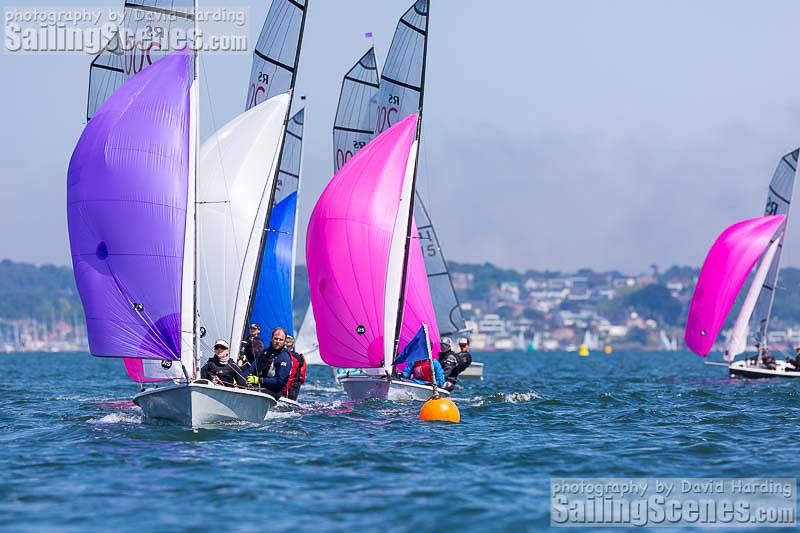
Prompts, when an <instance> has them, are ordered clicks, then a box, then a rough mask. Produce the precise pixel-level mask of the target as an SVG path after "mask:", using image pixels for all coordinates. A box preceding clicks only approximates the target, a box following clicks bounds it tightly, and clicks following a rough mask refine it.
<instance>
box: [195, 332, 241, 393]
mask: <svg viewBox="0 0 800 533" xmlns="http://www.w3.org/2000/svg"><path fill="white" fill-rule="evenodd" d="M229 348H230V346H228V341H226V340H225V339H217V340H216V341H215V342H214V356H213V357H212V358H211V359H209V360H208V362H207V363H206V364H205V365H203V368H201V369H200V377H201V378H202V379H207V380H209V381H211V382H212V383H215V384H217V385H225V386H226V387H233V386H234V385H240V386H242V387H244V386H246V385H247V381H246V380H245V378H244V376H243V375H242V371H241V370H240V369H239V367H238V366H236V365H235V364H233V361H232V360H231V358H230V352H229Z"/></svg>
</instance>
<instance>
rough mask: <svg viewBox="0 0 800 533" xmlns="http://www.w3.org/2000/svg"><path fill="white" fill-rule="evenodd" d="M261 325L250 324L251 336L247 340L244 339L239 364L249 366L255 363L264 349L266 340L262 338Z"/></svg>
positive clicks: (244, 366) (243, 366)
mask: <svg viewBox="0 0 800 533" xmlns="http://www.w3.org/2000/svg"><path fill="white" fill-rule="evenodd" d="M260 335H261V326H259V325H258V324H250V336H249V337H247V340H246V341H242V348H241V350H240V351H239V361H238V364H239V366H240V367H242V368H248V367H249V366H250V365H252V364H253V361H255V360H256V357H258V356H259V355H260V354H261V352H263V351H264V341H263V340H261V337H260Z"/></svg>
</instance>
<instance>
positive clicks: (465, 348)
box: [458, 337, 472, 374]
mask: <svg viewBox="0 0 800 533" xmlns="http://www.w3.org/2000/svg"><path fill="white" fill-rule="evenodd" d="M458 348H459V350H460V351H459V352H458V373H459V374H461V373H462V372H464V371H465V370H466V369H467V368H469V365H471V364H472V352H470V351H469V339H468V338H466V337H461V338H460V339H458Z"/></svg>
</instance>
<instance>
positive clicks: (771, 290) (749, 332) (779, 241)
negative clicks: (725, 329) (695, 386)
mask: <svg viewBox="0 0 800 533" xmlns="http://www.w3.org/2000/svg"><path fill="white" fill-rule="evenodd" d="M798 155H800V149H797V150H794V151H792V152H790V153H788V154H786V155H784V156H783V157H782V158H781V159H780V161H779V162H778V166H777V168H776V170H775V172H774V174H773V176H772V180H771V181H770V184H769V188H768V191H767V202H766V207H765V209H764V217H762V218H767V217H783V219H785V218H786V217H787V216H788V214H789V207H790V205H791V202H792V195H793V190H794V181H795V175H796V172H797V161H798ZM753 220H758V219H753ZM745 222H747V221H745ZM774 223H775V222H773V224H774ZM740 224H744V222H742V223H739V224H735V225H734V226H731V227H730V228H728V229H727V230H725V232H723V235H721V236H720V238H719V239H718V240H717V243H715V245H714V247H712V249H711V251H709V255H708V257H707V258H706V264H708V263H709V261H710V260H711V261H716V262H717V263H719V261H721V260H722V259H725V260H726V261H727V262H728V263H731V264H733V263H736V262H737V261H738V262H743V264H744V266H746V265H747V261H748V259H749V258H745V257H743V256H742V257H729V256H728V255H727V254H729V253H731V252H730V249H729V248H728V247H729V246H730V245H731V243H733V242H735V240H736V239H744V240H748V239H750V240H753V239H755V240H753V241H752V242H751V243H750V245H751V246H754V247H755V248H756V251H757V250H758V249H759V246H760V244H763V243H761V242H760V241H759V240H758V239H763V237H761V236H760V235H759V236H758V238H755V237H754V233H753V232H752V231H745V230H744V229H743V228H742V227H741V226H740ZM786 227H787V225H786V220H783V222H782V223H781V224H780V226H779V228H778V229H777V230H776V231H775V232H774V234H773V235H771V236H770V237H771V238H770V240H769V242H768V243H767V245H766V246H765V247H764V249H763V250H761V253H760V254H759V255H758V257H761V262H760V264H759V267H758V269H757V271H756V273H755V277H754V281H753V282H752V283H751V285H750V289H749V290H748V292H747V295H746V297H745V300H744V304H743V305H742V308H741V310H740V312H739V315H738V316H737V318H736V322H735V323H734V327H733V330H732V331H731V334H730V336H729V337H728V340H727V343H726V345H725V349H724V353H723V356H724V359H725V361H726V362H727V363H728V370H729V373H730V375H731V376H732V377H734V376H739V377H775V376H784V377H800V373H798V372H795V371H794V369H793V367H791V366H788V365H787V363H786V361H782V360H777V361H776V364H777V367H776V369H775V370H770V369H769V368H764V366H763V365H761V363H760V361H759V360H758V358H757V357H755V358H748V359H743V360H739V361H735V360H734V359H735V357H736V356H737V355H739V354H741V353H743V352H745V351H746V349H747V344H748V339H749V338H750V339H752V342H753V343H757V344H760V345H761V346H763V347H764V348H766V347H767V344H768V342H769V338H768V334H767V332H768V327H769V320H770V316H771V314H772V306H773V304H774V301H775V291H776V290H777V287H778V275H779V271H780V259H781V252H782V249H783V241H784V237H785V234H786ZM734 228H736V229H735V230H734ZM766 231H767V233H768V232H769V228H767V230H766ZM723 236H725V238H726V242H727V243H728V244H727V245H724V244H723V243H720V240H721V239H723ZM718 244H719V246H718ZM738 246H740V247H743V246H745V245H744V244H742V243H740V244H739V245H738ZM712 253H713V254H714V255H715V257H714V258H712ZM705 268H706V265H705V264H704V265H703V271H701V276H700V277H701V279H703V280H704V286H705V287H708V289H704V290H701V291H699V290H698V289H697V288H696V289H695V294H694V296H693V298H692V307H691V308H690V313H689V317H690V320H692V321H699V322H703V321H708V320H711V319H712V317H711V316H710V314H712V313H719V312H721V311H724V313H725V316H727V314H728V313H729V312H730V306H728V307H727V308H726V307H721V308H717V309H709V308H708V307H707V305H708V302H709V301H710V299H711V298H722V294H721V290H722V289H721V288H719V287H718V286H717V285H718V284H719V283H723V282H724V281H725V280H726V279H729V280H736V283H737V286H736V287H735V289H736V291H735V294H734V295H733V298H734V299H735V297H736V295H737V294H738V293H739V291H740V290H741V288H742V285H743V284H744V283H745V281H746V278H747V274H749V272H750V271H751V270H752V268H753V264H751V265H750V268H749V269H748V270H747V273H746V274H745V277H744V278H743V279H742V280H741V283H738V277H737V278H726V277H722V278H719V273H718V269H719V268H720V267H719V266H715V267H712V266H709V271H708V275H707V276H706V277H704V276H703V272H704V271H705ZM712 268H713V270H712ZM729 268H733V265H729ZM712 273H713V274H712ZM699 284H700V280H698V287H699ZM727 289H728V290H729V289H730V287H727ZM707 290H710V291H711V293H710V294H709V293H708V292H707ZM695 301H697V306H696V307H695ZM719 303H727V301H726V300H725V301H723V300H720V301H719ZM730 305H733V301H731V303H730ZM692 310H694V314H693V313H692ZM722 320H723V322H724V317H723V319H722ZM720 327H721V324H720ZM695 329H696V328H695ZM718 333H719V332H718V331H717V332H716V333H715V334H714V337H715V338H716V335H717V334H718ZM690 341H691V344H690ZM702 341H704V342H699V339H697V331H693V332H692V335H690V329H689V322H687V328H686V343H687V345H688V346H689V348H691V349H692V350H693V351H695V352H697V353H699V354H700V355H703V356H705V355H706V354H707V353H708V351H709V350H710V349H711V345H713V340H712V341H711V343H710V344H709V343H708V339H707V338H704V339H702Z"/></svg>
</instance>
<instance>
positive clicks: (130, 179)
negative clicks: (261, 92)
mask: <svg viewBox="0 0 800 533" xmlns="http://www.w3.org/2000/svg"><path fill="white" fill-rule="evenodd" d="M129 4H130V5H134V4H136V3H135V2H128V3H126V8H128V6H129ZM172 4H176V5H177V4H178V3H177V2H172V3H170V5H172ZM292 4H293V5H298V6H300V7H301V8H302V9H301V11H302V18H301V28H302V25H303V23H304V20H305V16H304V15H305V6H304V4H300V3H298V2H292ZM137 7H138V8H140V9H146V10H147V9H160V8H158V6H155V7H154V6H151V5H147V6H144V5H143V6H138V5H137ZM194 12H195V11H194V7H192V9H190V10H187V11H183V12H181V14H180V17H179V18H181V19H187V20H190V21H191V22H192V24H195V25H196V22H195V17H194ZM170 20H174V19H170ZM195 29H196V28H195ZM134 53H135V52H134ZM298 57H299V46H298V48H297V54H296V56H295V58H294V59H295V65H296V62H297V59H298ZM197 73H198V59H197V56H196V53H195V54H194V55H191V54H189V53H188V52H186V51H177V52H172V53H170V54H169V55H165V56H164V57H163V58H162V59H159V60H158V61H155V62H153V63H152V64H151V65H149V66H147V67H145V68H144V69H142V70H141V71H140V72H132V73H131V74H130V75H129V78H128V79H127V81H125V82H124V84H123V85H122V86H121V87H120V88H119V89H118V90H117V91H115V92H114V93H113V94H112V95H111V96H110V97H108V98H107V99H106V100H105V102H104V103H102V104H101V105H99V106H98V107H97V109H96V110H95V112H94V113H92V117H91V121H90V122H89V124H88V125H87V127H86V129H85V130H84V132H83V134H82V136H81V138H80V140H79V142H78V145H77V147H76V149H75V152H74V154H73V157H72V160H71V162H70V169H69V175H68V219H69V231H70V245H71V249H72V257H73V267H74V271H75V276H76V282H77V285H78V290H79V293H80V296H81V300H82V303H83V306H84V310H85V313H86V317H87V328H88V334H89V345H90V352H91V353H92V354H93V355H95V356H98V357H122V358H125V359H126V366H128V362H129V361H134V360H143V361H145V362H147V363H152V362H158V363H157V364H158V365H159V366H161V367H162V368H163V369H166V368H169V369H172V368H173V367H177V368H178V369H179V371H180V378H175V379H173V381H172V383H171V384H169V385H167V386H161V387H156V388H153V389H150V390H146V391H144V392H142V393H140V394H138V395H137V396H136V397H134V402H135V403H136V404H137V405H139V406H140V407H141V408H142V410H143V412H144V415H145V416H144V419H145V421H148V422H149V421H168V422H173V423H178V424H180V425H184V426H189V427H192V428H196V427H203V426H208V425H215V424H217V423H220V422H226V421H247V422H262V421H263V420H264V417H265V416H266V414H267V412H268V411H269V410H270V409H271V408H272V407H273V406H274V405H275V403H276V402H275V399H274V398H272V396H270V395H268V394H264V393H262V392H259V391H254V390H247V389H242V388H232V387H222V386H217V385H213V384H211V383H209V382H207V381H205V380H198V379H196V378H197V375H198V371H199V367H200V366H201V365H202V363H203V361H204V360H205V356H204V354H203V350H202V347H203V345H204V344H205V341H203V340H202V339H204V338H205V337H206V336H207V335H209V334H210V336H211V338H226V339H231V340H234V339H235V343H233V342H231V344H233V345H238V341H239V339H240V338H241V337H240V336H239V335H240V332H241V331H242V330H243V328H244V327H245V325H246V321H245V318H246V316H247V312H246V311H247V309H249V308H250V307H251V302H250V300H251V297H252V293H253V285H254V284H255V280H256V265H257V263H258V258H259V257H260V252H261V251H262V250H263V244H264V243H263V239H262V234H263V233H264V231H263V228H265V227H268V226H267V225H268V222H269V211H270V210H269V206H270V205H271V202H272V200H273V194H274V190H275V187H274V184H275V181H276V176H277V173H278V168H279V165H278V162H279V161H280V159H281V152H282V150H283V146H284V142H283V140H284V136H285V130H286V127H287V121H288V117H289V109H290V106H291V96H290V95H288V94H281V95H278V96H275V97H273V98H271V99H270V100H268V101H266V102H264V103H263V104H262V105H259V106H257V107H255V108H253V109H251V110H250V111H248V112H246V113H245V114H243V115H240V116H239V117H237V118H236V119H234V120H233V121H232V122H230V123H229V124H228V125H226V126H224V127H223V128H222V129H221V130H220V131H219V132H217V134H215V135H214V136H213V137H212V138H211V139H210V140H209V141H208V142H207V143H206V144H205V145H204V146H203V149H202V150H198V139H199V135H198V131H199V120H198V111H199V107H198V101H199V98H198V97H199V88H198V75H197ZM90 102H91V98H90ZM90 112H91V108H90ZM198 167H202V168H203V171H202V175H201V174H200V173H199V172H198ZM223 170H224V171H223ZM225 180H228V181H227V182H226V181H225ZM258 191H262V193H261V194H258ZM131 366H132V367H133V371H132V370H131V368H129V373H131V376H132V377H134V376H136V377H139V378H141V381H142V382H146V381H147V382H149V381H159V380H161V379H163V375H162V376H156V377H155V379H144V378H147V376H146V374H147V373H146V372H142V369H146V368H147V366H145V365H142V366H140V367H137V366H136V365H131ZM148 366H152V367H155V365H148ZM172 375H173V376H174V374H172Z"/></svg>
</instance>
